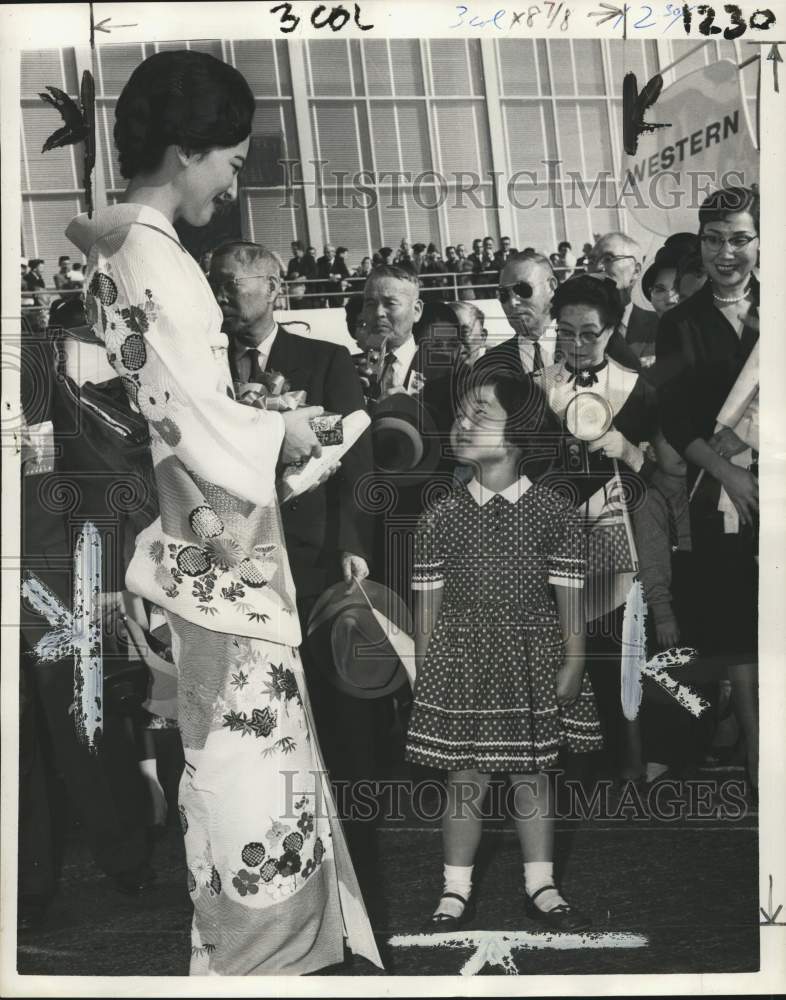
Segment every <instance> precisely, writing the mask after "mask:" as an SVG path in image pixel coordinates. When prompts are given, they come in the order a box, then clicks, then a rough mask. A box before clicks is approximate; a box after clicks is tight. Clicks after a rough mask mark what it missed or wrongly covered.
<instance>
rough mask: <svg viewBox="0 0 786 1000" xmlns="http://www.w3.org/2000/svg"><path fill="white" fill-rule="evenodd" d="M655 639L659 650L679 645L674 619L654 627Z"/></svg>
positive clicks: (678, 632)
mask: <svg viewBox="0 0 786 1000" xmlns="http://www.w3.org/2000/svg"><path fill="white" fill-rule="evenodd" d="M655 638H656V639H657V641H658V646H659V647H660V648H661V649H671V648H672V646H678V645H679V643H680V629H679V626H678V625H677V621H676V619H675V618H670V619H667V620H666V621H664V622H658V624H657V625H656V626H655Z"/></svg>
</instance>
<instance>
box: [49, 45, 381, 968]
mask: <svg viewBox="0 0 786 1000" xmlns="http://www.w3.org/2000/svg"><path fill="white" fill-rule="evenodd" d="M253 114H254V98H253V96H252V94H251V91H250V89H249V87H248V84H247V83H246V81H245V80H244V78H243V77H242V76H241V75H240V74H239V73H238V72H237V70H235V69H233V68H232V67H230V66H228V65H226V64H225V63H223V62H221V61H220V60H218V59H214V58H213V57H211V56H208V55H205V54H203V53H199V52H191V51H174V52H163V53H159V54H157V55H154V56H151V57H150V58H149V59H147V60H146V61H145V62H143V63H142V64H141V65H140V66H139V67H137V69H136V70H135V71H134V72H133V74H132V75H131V77H130V79H129V81H128V83H127V84H126V86H125V88H124V90H123V92H122V94H121V95H120V98H119V100H118V103H117V109H116V123H115V132H114V135H115V144H116V146H117V150H118V154H119V160H120V169H121V171H122V173H123V176H124V177H125V178H127V180H128V181H129V184H128V188H127V190H126V193H125V196H124V199H123V200H122V203H121V204H118V205H116V206H113V207H110V208H107V209H104V210H100V211H98V212H96V213H95V215H94V216H93V218H92V219H88V217H87V216H79V217H77V218H76V219H74V220H73V222H72V223H71V224H70V226H69V228H68V233H67V235H68V236H69V238H70V239H71V240H72V241H73V242H74V243H75V244H76V246H77V247H79V249H80V250H81V251H82V252H83V253H84V254H86V255H87V258H88V264H87V280H86V307H87V311H88V317H89V320H90V322H91V325H92V327H93V329H94V331H95V332H96V334H97V335H98V337H100V339H101V340H102V341H103V342H104V344H105V346H106V351H107V355H108V358H109V361H110V363H111V364H112V366H113V367H114V369H115V371H116V372H117V373H118V374H119V375H120V376H121V378H122V380H123V383H124V385H125V387H126V390H127V392H128V395H129V397H130V399H131V402H132V404H133V405H134V406H136V407H138V409H139V410H140V411H141V412H142V414H143V415H144V416H145V417H146V418H147V421H148V424H149V429H150V441H151V451H152V457H153V463H154V468H155V481H156V489H157V494H158V502H159V508H160V516H159V517H158V518H157V519H156V520H155V521H153V523H151V524H150V525H149V526H148V527H147V528H145V529H144V530H143V531H142V532H141V533H140V534H139V536H138V538H137V541H136V548H135V551H134V555H133V558H132V560H131V563H130V565H129V567H128V570H127V574H126V584H127V586H128V589H129V590H131V591H132V592H133V593H136V594H139V595H141V596H142V597H143V598H145V599H147V600H148V601H150V602H152V603H154V604H156V605H158V606H160V607H162V608H163V609H164V611H165V613H166V616H167V619H168V623H169V627H170V630H171V637H172V649H173V655H174V659H175V662H176V664H177V667H178V725H179V728H180V732H181V734H182V739H183V747H184V752H185V760H186V763H185V771H184V774H183V777H182V780H181V786H180V798H179V808H180V818H181V821H182V826H183V831H184V835H185V847H186V861H187V866H188V874H187V879H188V889H189V892H190V894H191V898H192V901H193V904H194V919H193V927H192V946H191V974H192V975H199V974H212V975H262V974H274V973H278V974H302V973H309V972H315V971H317V970H319V969H321V968H324V967H326V966H328V965H332V964H335V963H339V962H341V961H342V960H343V958H344V940H345V939H346V940H347V943H348V945H349V947H350V948H351V949H352V950H353V951H355V952H356V953H359V954H362V955H365V956H366V957H367V958H369V959H370V960H371V961H373V962H376V963H377V964H380V963H379V956H378V953H377V949H376V945H375V943H374V938H373V935H372V933H371V928H370V926H369V923H368V919H367V917H366V912H365V909H364V906H363V903H362V899H361V897H360V894H359V890H358V887H357V881H356V879H355V875H354V871H353V869H352V865H351V862H350V860H349V856H348V854H347V851H346V846H345V842H344V838H343V834H342V832H341V828H340V825H339V824H338V822H337V821H336V819H335V818H334V817H335V809H334V806H333V802H332V798H331V793H330V788H329V784H328V783H327V780H326V778H325V775H324V772H323V767H322V762H321V757H320V753H319V747H318V745H317V742H316V733H315V730H314V728H313V725H312V722H311V716H310V711H309V707H308V696H307V692H306V688H305V684H304V679H303V670H302V666H301V662H300V658H299V655H298V650H297V647H298V645H299V644H300V641H301V635H300V628H299V624H298V616H297V611H296V608H295V594H294V587H293V584H292V577H291V574H290V570H289V563H288V560H287V553H286V549H285V546H284V541H283V536H282V532H281V524H280V518H279V513H278V508H277V504H276V492H275V474H276V467H277V465H278V464H279V463H282V464H288V463H291V462H294V461H298V460H300V459H303V458H306V457H308V456H309V454H311V453H316V452H317V451H318V445H317V443H316V439H315V438H314V437H313V433H312V432H311V430H310V428H309V427H308V419H309V418H310V417H311V416H313V415H314V414H315V413H318V412H320V411H319V410H318V408H305V409H303V410H298V411H295V412H293V413H289V414H285V415H283V416H282V415H281V414H280V413H275V412H267V411H265V410H260V409H254V408H251V407H248V406H243V405H241V404H240V403H238V402H236V401H235V400H234V398H233V392H232V382H231V378H230V372H229V367H228V363H227V338H226V336H225V335H224V334H222V333H221V323H222V315H221V310H220V309H219V307H218V305H217V304H216V302H215V299H214V297H213V294H212V292H211V290H210V286H209V285H208V282H207V279H206V278H205V276H204V274H203V273H202V271H201V270H200V267H199V265H198V264H197V262H196V261H195V260H194V259H192V257H191V256H190V255H189V254H188V253H187V252H186V251H185V249H184V248H183V246H182V245H181V243H180V240H179V239H178V235H177V233H176V231H175V229H174V226H173V223H174V222H176V221H177V220H179V219H182V220H183V221H184V222H186V223H189V224H190V225H195V226H202V225H206V224H207V223H208V222H209V221H210V219H211V218H212V217H213V215H214V214H215V212H216V211H217V210H220V208H221V206H222V205H224V203H226V202H229V201H232V200H234V199H235V198H236V195H237V175H238V173H239V171H240V169H241V168H242V167H243V164H244V161H245V158H246V156H247V153H248V147H249V136H250V133H251V122H252V118H253ZM237 280H249V281H253V280H255V278H254V277H248V278H244V279H237ZM260 280H262V279H260Z"/></svg>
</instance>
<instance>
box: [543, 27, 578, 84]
mask: <svg viewBox="0 0 786 1000" xmlns="http://www.w3.org/2000/svg"><path fill="white" fill-rule="evenodd" d="M548 46H549V54H550V56H551V69H552V72H553V73H554V80H553V84H554V93H555V94H575V93H576V79H575V77H574V75H573V61H572V59H571V54H570V42H569V41H568V39H566V38H559V39H556V40H555V41H551V42H549V43H548Z"/></svg>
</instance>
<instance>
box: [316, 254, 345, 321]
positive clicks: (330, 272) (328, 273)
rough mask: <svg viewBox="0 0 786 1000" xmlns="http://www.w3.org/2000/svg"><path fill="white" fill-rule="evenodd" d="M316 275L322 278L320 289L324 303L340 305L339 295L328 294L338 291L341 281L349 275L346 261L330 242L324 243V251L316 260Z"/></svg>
mask: <svg viewBox="0 0 786 1000" xmlns="http://www.w3.org/2000/svg"><path fill="white" fill-rule="evenodd" d="M317 277H318V278H321V279H322V284H321V286H320V291H321V292H324V293H325V300H324V305H326V306H328V307H330V306H340V305H341V295H336V294H333V295H330V294H329V293H330V292H333V293H335V292H340V291H341V282H342V280H344V279H345V278H348V277H349V270H348V269H347V265H346V261H345V260H344V258H343V256H341V255H340V254H337V253H336V248H335V247H334V246H333V244H332V243H327V244H325V253H324V255H323V256H322V257H320V258H319V260H318V261H317Z"/></svg>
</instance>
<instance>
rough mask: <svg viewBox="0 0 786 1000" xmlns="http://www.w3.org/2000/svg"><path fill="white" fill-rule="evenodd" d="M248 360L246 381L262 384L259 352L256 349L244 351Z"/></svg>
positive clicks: (250, 348) (251, 348)
mask: <svg viewBox="0 0 786 1000" xmlns="http://www.w3.org/2000/svg"><path fill="white" fill-rule="evenodd" d="M246 357H247V358H248V381H249V382H258V383H261V382H262V366H261V365H260V364H259V351H258V350H257V349H256V347H249V349H248V350H247V351H246Z"/></svg>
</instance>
